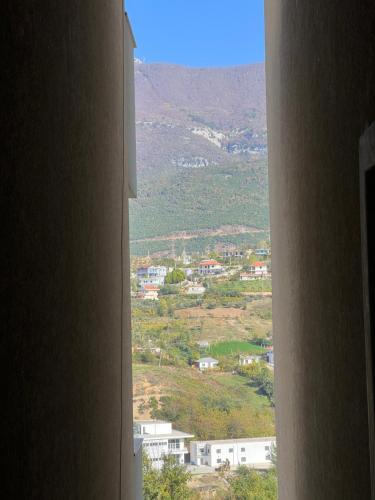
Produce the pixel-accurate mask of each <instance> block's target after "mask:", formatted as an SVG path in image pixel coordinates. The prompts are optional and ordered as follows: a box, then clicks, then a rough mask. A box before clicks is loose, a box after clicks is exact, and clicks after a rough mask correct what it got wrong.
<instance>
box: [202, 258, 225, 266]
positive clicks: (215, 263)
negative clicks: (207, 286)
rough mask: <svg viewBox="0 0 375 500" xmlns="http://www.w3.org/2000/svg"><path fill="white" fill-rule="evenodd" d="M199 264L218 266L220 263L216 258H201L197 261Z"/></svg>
mask: <svg viewBox="0 0 375 500" xmlns="http://www.w3.org/2000/svg"><path fill="white" fill-rule="evenodd" d="M199 265H200V266H220V265H221V264H220V263H219V262H218V261H217V260H213V259H208V260H202V261H201V262H200V263H199Z"/></svg>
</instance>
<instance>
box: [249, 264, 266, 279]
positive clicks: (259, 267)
mask: <svg viewBox="0 0 375 500" xmlns="http://www.w3.org/2000/svg"><path fill="white" fill-rule="evenodd" d="M249 274H252V275H253V276H259V277H261V276H265V275H267V274H268V266H267V264H266V263H265V262H254V264H252V265H251V266H250V269H249Z"/></svg>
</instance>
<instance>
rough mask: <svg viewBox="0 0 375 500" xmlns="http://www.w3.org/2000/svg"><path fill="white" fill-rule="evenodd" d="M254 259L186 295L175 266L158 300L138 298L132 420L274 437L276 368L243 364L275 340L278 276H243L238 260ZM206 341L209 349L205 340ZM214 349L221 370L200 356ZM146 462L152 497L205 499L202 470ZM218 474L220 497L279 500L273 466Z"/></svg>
mask: <svg viewBox="0 0 375 500" xmlns="http://www.w3.org/2000/svg"><path fill="white" fill-rule="evenodd" d="M212 258H216V259H218V257H217V256H216V255H212ZM163 263H164V261H163V260H160V264H163ZM166 263H167V265H168V266H169V267H173V266H174V265H175V263H174V264H173V262H169V261H168V262H166ZM248 264H249V261H248V260H243V261H242V262H235V263H232V262H226V266H231V268H230V274H229V275H228V276H219V277H204V278H203V279H202V278H199V281H200V282H201V283H203V285H204V287H205V289H206V292H205V293H204V294H203V295H200V296H190V295H187V294H186V293H185V292H184V285H183V284H182V283H181V281H182V279H183V278H184V277H185V275H184V272H183V271H182V270H181V269H174V270H173V271H172V272H170V273H169V274H168V276H167V280H166V284H165V286H164V287H162V288H161V290H160V294H159V300H158V301H155V302H154V301H144V300H140V299H138V298H134V299H133V304H132V331H133V348H134V353H133V363H134V364H133V376H134V415H135V418H139V419H141V418H145V419H147V418H154V419H161V420H166V421H170V422H172V423H173V427H174V428H175V429H177V430H181V431H185V432H188V433H191V434H193V435H194V438H195V439H202V440H209V439H230V438H233V439H235V438H244V437H262V436H270V435H274V434H275V424H274V407H273V372H272V371H271V370H270V369H269V368H268V367H267V365H266V364H265V363H264V362H262V361H259V362H257V363H253V364H251V365H250V366H247V367H240V366H239V355H240V354H253V355H263V354H264V353H265V346H268V345H270V344H272V310H271V301H272V298H271V294H270V293H266V292H271V282H270V280H254V281H240V280H239V273H240V269H241V266H242V267H245V266H246V265H248ZM135 267H136V266H134V267H133V269H132V270H133V272H134V271H135ZM193 267H194V264H193ZM135 285H136V283H135ZM202 340H204V341H205V342H207V344H208V347H201V343H200V342H199V341H202ZM208 355H210V356H212V357H215V358H216V359H218V360H219V367H218V368H217V369H215V370H207V371H205V372H200V371H199V370H198V369H197V368H195V367H194V363H193V362H194V361H195V360H197V359H198V358H199V357H202V356H208ZM144 469H145V488H144V489H145V491H144V493H145V499H146V500H147V499H149V500H152V499H155V500H156V499H161V500H168V499H172V498H173V499H174V498H176V499H179V498H181V499H185V498H186V499H189V498H190V499H191V500H201V499H202V500H203V498H205V497H204V495H203V496H202V495H201V494H200V493H199V491H197V489H198V490H199V486H197V482H196V481H197V480H196V479H195V478H196V476H194V478H190V475H189V474H187V473H186V470H185V469H184V468H182V467H181V466H179V465H176V464H175V463H174V462H173V459H172V458H170V457H167V458H166V461H165V464H164V467H163V469H162V470H161V471H157V470H155V469H154V468H152V467H151V463H150V461H148V460H147V458H146V459H145V465H144ZM217 479H218V483H217V486H215V494H216V497H217V498H218V499H219V500H220V499H222V500H237V499H240V500H241V499H243V500H275V499H276V497H277V495H276V474H275V472H274V471H273V470H271V471H269V472H255V471H253V470H252V471H250V470H248V469H246V468H243V467H242V468H240V469H239V470H238V471H236V472H233V471H230V470H229V469H228V467H223V468H222V470H220V471H219V472H218V473H217ZM198 482H199V481H198Z"/></svg>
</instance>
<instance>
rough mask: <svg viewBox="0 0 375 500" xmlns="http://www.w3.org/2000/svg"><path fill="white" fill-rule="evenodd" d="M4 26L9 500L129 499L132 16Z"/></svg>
mask: <svg viewBox="0 0 375 500" xmlns="http://www.w3.org/2000/svg"><path fill="white" fill-rule="evenodd" d="M1 17H2V20H3V21H4V29H3V30H2V58H1V63H0V64H1V67H2V71H1V73H2V85H3V86H2V106H1V107H2V117H1V137H2V154H1V183H0V189H1V196H0V199H1V213H2V224H1V231H2V238H1V241H2V243H1V251H0V266H1V283H0V289H1V304H2V307H1V344H0V345H1V347H0V353H1V358H0V359H1V367H2V376H1V383H2V387H3V390H2V401H1V415H2V418H1V422H2V434H3V437H2V440H1V447H0V456H1V464H2V480H1V496H2V498H7V499H18V498H25V499H38V500H41V499H46V500H56V499H63V500H67V499H77V500H78V499H79V500H86V499H87V500H88V499H90V500H95V499H97V500H106V499H108V500H113V499H116V498H120V486H121V482H122V483H123V484H122V487H123V491H125V492H126V494H124V495H123V498H129V499H130V498H132V495H133V490H132V484H131V483H130V478H131V475H132V466H131V464H132V463H133V456H132V455H133V446H132V444H131V425H132V418H131V404H129V401H131V399H130V384H131V373H130V368H129V367H125V368H124V374H125V376H124V379H123V383H121V356H122V349H123V352H124V353H126V352H128V351H129V343H130V339H129V336H128V330H129V322H128V319H127V318H124V315H126V314H127V313H128V310H127V311H125V313H124V315H123V314H122V312H121V311H122V306H123V305H124V306H127V307H128V305H129V301H128V290H127V288H126V287H125V289H123V284H122V272H123V267H124V265H123V257H124V256H125V259H128V255H127V253H126V251H124V250H123V247H124V246H126V244H127V242H128V234H127V224H126V223H125V224H124V227H123V212H122V207H123V185H124V178H123V177H124V173H123V70H124V68H123V36H122V35H123V31H122V30H123V15H122V2H121V1H118V0H116V1H109V0H104V1H98V0H79V1H78V0H64V1H61V2H50V1H46V0H23V1H19V0H11V1H10V0H9V1H8V0H5V1H4V2H2V6H1ZM124 216H125V221H126V218H127V204H126V203H125V204H124ZM122 238H123V240H122ZM123 324H124V325H125V326H124V328H123ZM123 329H124V337H123V338H122V330H123ZM122 340H123V341H122ZM128 400H129V401H128ZM122 413H123V414H124V415H123V425H121V414H122ZM125 442H127V446H125V445H124V443H125ZM130 444H131V445H130ZM121 446H122V451H123V453H122V459H121ZM126 464H127V465H126ZM121 471H122V473H121ZM121 478H122V479H121Z"/></svg>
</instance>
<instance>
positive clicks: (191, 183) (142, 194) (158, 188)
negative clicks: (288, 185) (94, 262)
mask: <svg viewBox="0 0 375 500" xmlns="http://www.w3.org/2000/svg"><path fill="white" fill-rule="evenodd" d="M130 221H131V227H130V230H131V239H132V240H134V239H140V238H147V237H154V236H162V235H169V234H171V233H174V232H176V231H189V230H193V231H196V230H198V229H210V228H211V229H213V228H218V227H221V226H223V225H233V224H238V225H244V226H251V227H254V228H257V229H263V230H265V231H266V230H268V227H269V220H268V181H267V162H266V159H265V158H264V159H259V160H255V161H253V162H251V163H245V164H232V165H230V166H229V165H228V166H222V165H214V166H211V167H206V168H202V169H188V168H179V167H168V169H167V168H165V169H162V168H160V169H159V171H158V176H157V177H155V175H153V174H152V171H150V173H148V172H147V171H145V172H144V173H143V175H142V176H141V177H140V179H139V187H138V198H137V200H134V201H132V202H131V204H130ZM263 238H264V236H263ZM258 239H261V238H258Z"/></svg>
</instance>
